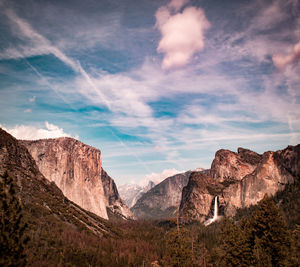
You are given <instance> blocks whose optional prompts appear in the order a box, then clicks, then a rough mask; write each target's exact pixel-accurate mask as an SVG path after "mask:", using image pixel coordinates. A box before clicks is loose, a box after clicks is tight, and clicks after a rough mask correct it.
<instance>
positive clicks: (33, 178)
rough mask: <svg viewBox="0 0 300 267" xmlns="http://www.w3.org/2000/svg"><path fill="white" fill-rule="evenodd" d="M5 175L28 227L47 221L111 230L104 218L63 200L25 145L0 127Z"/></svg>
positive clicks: (97, 231) (2, 172)
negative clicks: (13, 187) (9, 180)
mask: <svg viewBox="0 0 300 267" xmlns="http://www.w3.org/2000/svg"><path fill="white" fill-rule="evenodd" d="M7 176H9V177H11V178H12V180H13V183H14V184H16V185H17V188H18V190H17V191H18V195H19V198H20V199H21V202H22V205H23V210H24V217H25V220H26V222H27V223H28V224H29V226H30V227H32V229H30V230H32V231H33V230H36V229H37V228H39V227H43V225H44V226H46V224H47V221H48V220H51V224H52V225H53V226H54V225H56V224H57V225H59V227H61V228H65V227H73V228H74V229H84V230H85V231H88V232H92V233H94V234H97V235H100V236H103V235H106V234H111V233H112V232H111V230H110V226H109V225H108V224H107V222H106V221H105V220H103V219H101V218H100V217H98V216H96V215H95V214H93V213H90V212H88V211H86V210H84V209H82V208H81V207H80V206H78V205H76V204H75V203H73V202H72V201H70V200H69V199H67V198H66V197H65V196H64V195H63V193H62V191H61V190H60V189H59V188H58V187H57V186H56V185H55V183H54V182H50V181H49V180H47V179H46V178H45V177H44V176H43V174H42V173H41V172H40V171H39V169H38V166H37V165H36V162H35V160H34V159H33V158H32V157H31V155H30V154H29V152H28V150H27V149H26V147H24V146H23V145H22V143H20V142H18V140H17V139H15V138H14V137H12V136H11V135H9V134H8V133H6V132H5V131H4V130H2V129H1V128H0V177H1V179H4V178H5V177H7Z"/></svg>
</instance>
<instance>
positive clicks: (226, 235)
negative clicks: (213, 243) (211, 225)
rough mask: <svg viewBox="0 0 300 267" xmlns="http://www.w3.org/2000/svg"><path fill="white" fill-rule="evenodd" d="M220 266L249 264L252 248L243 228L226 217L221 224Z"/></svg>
mask: <svg viewBox="0 0 300 267" xmlns="http://www.w3.org/2000/svg"><path fill="white" fill-rule="evenodd" d="M217 254H218V255H217V260H218V262H216V264H217V265H218V266H249V265H250V262H251V250H250V247H249V243H247V239H246V235H245V233H244V232H243V231H242V229H241V228H240V227H239V226H238V225H235V224H234V223H233V222H231V221H230V220H229V219H227V218H225V219H224V220H223V222H222V225H221V234H220V249H219V250H218V251H217Z"/></svg>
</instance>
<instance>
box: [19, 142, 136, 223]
mask: <svg viewBox="0 0 300 267" xmlns="http://www.w3.org/2000/svg"><path fill="white" fill-rule="evenodd" d="M20 142H22V144H23V145H24V146H25V147H26V148H27V149H28V151H29V153H30V154H31V156H32V157H33V159H34V160H35V162H36V164H37V166H38V168H39V170H40V172H41V173H42V174H43V175H44V176H45V177H46V178H47V179H48V180H49V181H51V182H54V183H55V184H56V185H57V186H58V187H59V188H60V189H61V190H62V192H63V194H64V195H65V196H66V197H67V198H68V199H70V200H71V201H73V202H75V203H76V204H78V205H79V206H81V207H82V208H84V209H86V210H88V211H91V212H93V213H95V214H97V215H98V216H100V217H102V218H105V219H108V212H107V209H110V211H112V212H113V213H116V214H118V215H121V216H122V217H124V218H132V213H131V212H130V210H129V209H128V207H127V206H126V205H125V204H124V203H123V201H122V199H121V198H120V196H119V194H118V190H117V188H116V185H115V183H114V181H113V180H112V179H111V178H110V177H109V176H108V175H107V174H106V172H105V171H104V170H103V169H102V166H101V152H100V150H99V149H96V148H94V147H91V146H88V145H85V144H83V143H82V142H80V141H78V140H75V139H73V138H69V137H61V138H55V139H41V140H35V141H20Z"/></svg>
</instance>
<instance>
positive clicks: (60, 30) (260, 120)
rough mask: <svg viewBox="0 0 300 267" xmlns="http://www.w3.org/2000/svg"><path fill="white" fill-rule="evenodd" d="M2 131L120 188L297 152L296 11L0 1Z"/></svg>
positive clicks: (292, 1)
mask: <svg viewBox="0 0 300 267" xmlns="http://www.w3.org/2000/svg"><path fill="white" fill-rule="evenodd" d="M0 14H1V16H0V107H1V112H0V125H1V127H3V128H5V129H6V130H8V131H9V132H11V133H12V134H13V135H15V136H16V137H17V138H20V139H22V138H23V139H37V138H49V137H58V136H72V137H75V138H78V139H79V140H81V141H82V142H84V143H86V144H89V145H92V146H95V147H97V148H99V149H100V150H101V152H102V163H103V167H104V168H105V169H106V170H107V171H108V173H109V174H110V175H111V176H112V177H113V178H114V179H115V181H116V182H117V184H119V185H120V184H124V183H128V182H136V183H140V182H141V181H143V180H144V179H145V178H147V177H150V176H151V177H154V176H155V175H157V176H159V175H160V174H161V173H164V174H166V173H168V174H170V173H174V172H176V171H186V170H189V169H194V168H197V167H203V168H209V167H210V164H211V161H212V160H213V157H214V153H215V152H216V151H217V150H218V149H220V148H227V149H231V150H234V151H236V149H237V148H238V147H246V148H250V149H252V150H254V151H257V152H264V151H266V150H278V149H283V148H285V147H286V146H287V145H295V144H297V143H299V142H300V85H299V84H300V78H299V77H300V63H299V61H300V16H299V14H300V1H298V0H287V1H286V0H285V1H283V0H282V1H262V0H259V1H258V0H254V1H246V0H244V1H243V0H239V1H223V0H222V1H221V0H220V1H217V0H216V1H208V0H207V1H192V0H190V1H189V0H171V1H163V0H153V1H149V0H147V1H146V0H139V1H134V0H122V1H121V0H110V1H106V0H101V1H92V0H87V1H79V0H78V1H76V0H72V1H45V0H43V1H37V0H30V1H5V0H0Z"/></svg>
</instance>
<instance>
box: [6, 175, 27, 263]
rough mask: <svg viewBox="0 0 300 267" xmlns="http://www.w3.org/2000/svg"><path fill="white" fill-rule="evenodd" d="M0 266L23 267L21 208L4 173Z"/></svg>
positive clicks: (11, 182) (13, 188)
mask: <svg viewBox="0 0 300 267" xmlns="http://www.w3.org/2000/svg"><path fill="white" fill-rule="evenodd" d="M0 209H1V220H0V231H1V235H0V266H25V264H26V260H25V254H24V244H25V243H26V242H27V239H26V238H25V237H24V230H25V228H26V225H25V224H23V222H22V206H21V203H20V201H19V199H18V197H17V194H16V190H15V184H14V181H13V179H12V178H11V177H10V175H8V173H7V172H5V174H4V175H2V176H0Z"/></svg>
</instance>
